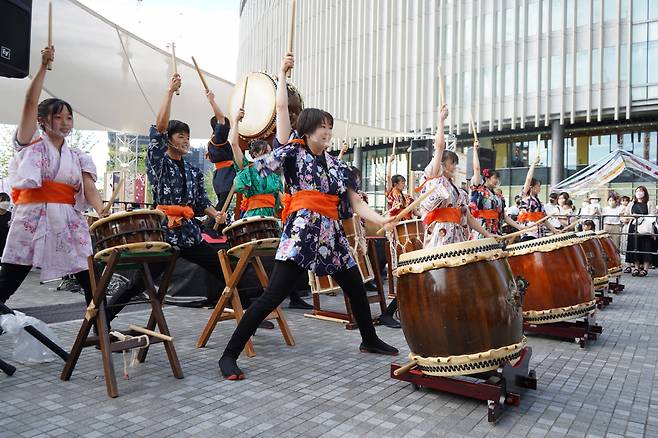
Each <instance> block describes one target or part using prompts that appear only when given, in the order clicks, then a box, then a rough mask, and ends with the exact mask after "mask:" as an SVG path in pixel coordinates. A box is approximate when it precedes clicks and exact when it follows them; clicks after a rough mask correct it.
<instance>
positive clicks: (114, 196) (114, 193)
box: [101, 175, 126, 216]
mask: <svg viewBox="0 0 658 438" xmlns="http://www.w3.org/2000/svg"><path fill="white" fill-rule="evenodd" d="M125 181H126V176H125V175H121V179H120V180H119V184H117V186H116V187H115V188H114V190H113V191H112V196H110V199H109V201H107V204H105V207H103V210H101V216H103V215H104V214H105V213H107V212H109V211H110V208H112V204H114V201H116V199H117V196H119V192H120V191H121V188H122V187H123V183H124V182H125Z"/></svg>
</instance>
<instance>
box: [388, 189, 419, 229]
mask: <svg viewBox="0 0 658 438" xmlns="http://www.w3.org/2000/svg"><path fill="white" fill-rule="evenodd" d="M412 202H414V198H412V197H411V196H409V195H407V194H406V193H402V192H400V191H398V190H396V189H391V190H389V191H388V192H387V193H386V208H387V210H388V214H389V216H396V215H397V214H398V213H400V212H401V211H402V210H404V209H405V208H407V207H408V206H409V204H411V203H412ZM413 214H414V213H413V211H410V212H409V213H407V214H406V215H405V216H403V217H402V219H400V220H402V221H408V220H411V219H413Z"/></svg>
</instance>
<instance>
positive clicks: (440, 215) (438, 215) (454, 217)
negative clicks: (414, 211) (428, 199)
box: [423, 207, 462, 226]
mask: <svg viewBox="0 0 658 438" xmlns="http://www.w3.org/2000/svg"><path fill="white" fill-rule="evenodd" d="M461 220H462V211H461V209H459V208H452V207H447V208H435V209H434V210H432V211H430V212H429V213H427V216H425V219H423V223H424V224H425V225H426V226H429V225H431V224H433V223H434V222H452V223H453V224H460V223H461Z"/></svg>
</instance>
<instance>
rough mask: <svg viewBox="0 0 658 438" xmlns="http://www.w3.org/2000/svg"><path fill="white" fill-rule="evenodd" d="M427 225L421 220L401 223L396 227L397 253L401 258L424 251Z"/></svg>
mask: <svg viewBox="0 0 658 438" xmlns="http://www.w3.org/2000/svg"><path fill="white" fill-rule="evenodd" d="M424 234H425V225H424V224H423V221H422V220H420V219H412V220H408V221H402V222H399V223H398V224H397V225H396V226H395V252H396V254H397V255H398V256H399V255H400V254H404V253H407V252H411V251H418V250H419V249H423V236H424Z"/></svg>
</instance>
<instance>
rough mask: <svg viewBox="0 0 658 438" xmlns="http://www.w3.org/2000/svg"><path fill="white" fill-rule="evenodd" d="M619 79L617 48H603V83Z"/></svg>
mask: <svg viewBox="0 0 658 438" xmlns="http://www.w3.org/2000/svg"><path fill="white" fill-rule="evenodd" d="M615 80H617V48H616V47H604V48H603V83H604V84H605V83H606V82H613V81H615Z"/></svg>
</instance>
